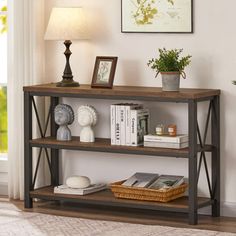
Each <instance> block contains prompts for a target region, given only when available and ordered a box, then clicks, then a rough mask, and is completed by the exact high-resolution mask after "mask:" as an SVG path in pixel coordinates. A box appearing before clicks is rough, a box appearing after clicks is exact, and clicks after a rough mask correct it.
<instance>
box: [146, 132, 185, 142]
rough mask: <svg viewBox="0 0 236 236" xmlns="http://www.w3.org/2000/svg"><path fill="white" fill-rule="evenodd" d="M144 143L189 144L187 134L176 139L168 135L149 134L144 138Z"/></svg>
mask: <svg viewBox="0 0 236 236" xmlns="http://www.w3.org/2000/svg"><path fill="white" fill-rule="evenodd" d="M144 141H146V142H160V143H162V142H163V143H185V142H188V135H187V134H179V135H177V136H175V137H171V136H167V135H162V136H160V135H154V134H148V135H145V136H144Z"/></svg>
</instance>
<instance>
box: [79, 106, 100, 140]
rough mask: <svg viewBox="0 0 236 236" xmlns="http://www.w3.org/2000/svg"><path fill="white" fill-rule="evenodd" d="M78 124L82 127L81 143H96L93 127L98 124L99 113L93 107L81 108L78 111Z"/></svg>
mask: <svg viewBox="0 0 236 236" xmlns="http://www.w3.org/2000/svg"><path fill="white" fill-rule="evenodd" d="M78 123H79V125H81V126H82V130H81V132H80V142H85V143H92V142H94V141H95V137H94V131H93V129H92V127H93V126H95V125H96V123H97V111H96V110H95V108H94V107H92V106H88V105H85V106H80V107H79V109H78Z"/></svg>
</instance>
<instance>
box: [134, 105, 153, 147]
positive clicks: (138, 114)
mask: <svg viewBox="0 0 236 236" xmlns="http://www.w3.org/2000/svg"><path fill="white" fill-rule="evenodd" d="M130 114H131V115H130V116H131V146H140V145H142V144H143V137H144V135H145V134H148V126H149V111H148V109H140V110H131V113H130Z"/></svg>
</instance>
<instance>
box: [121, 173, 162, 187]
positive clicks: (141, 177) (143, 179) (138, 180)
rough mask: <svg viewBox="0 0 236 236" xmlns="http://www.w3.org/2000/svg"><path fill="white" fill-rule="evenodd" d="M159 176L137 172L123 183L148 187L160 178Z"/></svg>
mask: <svg viewBox="0 0 236 236" xmlns="http://www.w3.org/2000/svg"><path fill="white" fill-rule="evenodd" d="M158 176H159V175H158V174H152V173H143V172H137V173H135V174H134V175H132V176H131V177H130V178H128V179H127V180H126V181H125V182H124V183H123V184H122V185H124V186H129V187H140V188H146V187H148V186H149V185H151V184H152V183H153V182H154V181H155V180H156V179H157V178H158Z"/></svg>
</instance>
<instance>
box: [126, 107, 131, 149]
mask: <svg viewBox="0 0 236 236" xmlns="http://www.w3.org/2000/svg"><path fill="white" fill-rule="evenodd" d="M125 120H126V122H125V144H126V145H127V146H130V145H131V142H130V135H131V134H130V131H131V125H130V124H131V119H130V106H126V107H125Z"/></svg>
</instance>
